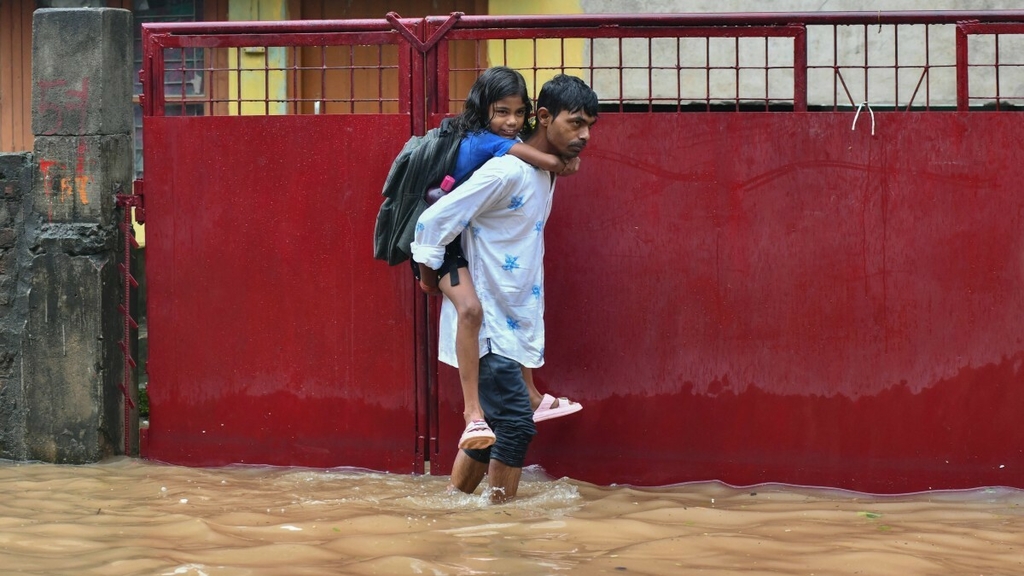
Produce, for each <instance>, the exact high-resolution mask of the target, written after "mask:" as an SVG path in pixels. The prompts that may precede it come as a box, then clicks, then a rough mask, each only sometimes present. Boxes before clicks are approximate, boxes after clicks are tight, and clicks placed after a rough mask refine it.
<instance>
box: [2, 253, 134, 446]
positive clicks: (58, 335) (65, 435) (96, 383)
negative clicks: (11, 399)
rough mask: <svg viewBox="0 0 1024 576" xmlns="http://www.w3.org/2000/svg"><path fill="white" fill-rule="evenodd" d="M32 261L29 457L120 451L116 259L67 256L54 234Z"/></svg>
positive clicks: (26, 353)
mask: <svg viewBox="0 0 1024 576" xmlns="http://www.w3.org/2000/svg"><path fill="white" fill-rule="evenodd" d="M42 244H43V246H44V249H43V250H41V251H40V254H41V255H39V256H37V257H35V258H34V259H33V260H32V263H31V265H30V267H29V268H30V274H31V286H30V292H29V299H28V308H29V310H28V320H27V322H26V325H25V339H26V340H27V341H28V345H26V346H24V347H23V352H22V354H23V358H24V366H25V369H24V373H23V374H22V381H23V382H24V390H23V394H24V404H25V421H26V428H27V432H26V437H25V444H26V447H27V452H28V457H29V458H31V459H38V460H43V461H46V462H59V463H76V464H77V463H86V462H95V461H97V460H100V459H102V458H104V457H107V456H109V455H111V454H115V453H118V452H120V450H121V449H120V443H121V442H123V430H122V428H121V410H122V406H123V404H121V393H120V391H119V389H118V385H119V384H120V380H121V372H120V370H119V367H121V366H123V359H122V358H121V357H120V355H119V354H118V347H117V345H116V343H117V342H118V341H119V338H120V336H121V334H120V329H121V326H120V324H119V322H118V321H117V317H116V315H115V314H111V313H110V311H112V310H116V309H117V304H118V292H117V290H115V289H114V286H115V285H116V283H117V282H118V272H117V263H118V262H117V261H116V259H115V258H113V257H110V256H102V255H91V256H72V255H69V254H65V253H63V252H62V250H61V249H60V247H59V246H58V245H55V244H57V241H56V240H47V241H44V242H43V243H42Z"/></svg>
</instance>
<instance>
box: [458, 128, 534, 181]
mask: <svg viewBox="0 0 1024 576" xmlns="http://www.w3.org/2000/svg"><path fill="white" fill-rule="evenodd" d="M516 142H518V140H510V139H508V138H504V137H502V136H498V135H497V134H495V133H494V132H491V131H489V130H478V131H476V132H470V133H468V134H466V135H465V136H463V137H462V145H461V146H459V157H458V159H457V160H455V170H454V172H455V173H454V174H452V178H455V181H456V182H461V181H462V179H463V178H465V177H466V176H469V174H470V173H471V172H473V171H474V170H476V169H477V168H479V167H480V166H482V165H483V163H484V162H487V161H488V160H490V159H491V158H494V157H496V156H504V155H505V153H506V152H508V151H509V149H511V148H512V146H514V145H515V144H516Z"/></svg>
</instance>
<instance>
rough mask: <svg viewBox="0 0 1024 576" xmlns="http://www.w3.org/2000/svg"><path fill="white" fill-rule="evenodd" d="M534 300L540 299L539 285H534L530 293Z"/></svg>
mask: <svg viewBox="0 0 1024 576" xmlns="http://www.w3.org/2000/svg"><path fill="white" fill-rule="evenodd" d="M530 293H531V294H533V297H534V298H537V299H540V284H534V285H533V290H531V291H530Z"/></svg>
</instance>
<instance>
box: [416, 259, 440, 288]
mask: <svg viewBox="0 0 1024 576" xmlns="http://www.w3.org/2000/svg"><path fill="white" fill-rule="evenodd" d="M418 265H419V267H420V290H423V291H424V292H426V293H427V294H430V295H436V294H440V293H441V289H440V288H439V287H438V286H437V277H438V273H437V270H434V269H433V268H431V267H429V266H427V265H426V264H418Z"/></svg>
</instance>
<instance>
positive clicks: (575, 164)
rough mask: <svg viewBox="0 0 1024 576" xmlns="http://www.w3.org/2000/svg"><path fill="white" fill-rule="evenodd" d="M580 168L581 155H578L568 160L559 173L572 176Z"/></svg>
mask: <svg viewBox="0 0 1024 576" xmlns="http://www.w3.org/2000/svg"><path fill="white" fill-rule="evenodd" d="M579 170H580V157H579V156H577V157H575V158H572V159H570V160H568V161H566V163H565V166H564V167H563V168H562V171H561V172H559V173H558V175H559V176H572V175H573V174H575V173H577V172H579Z"/></svg>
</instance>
